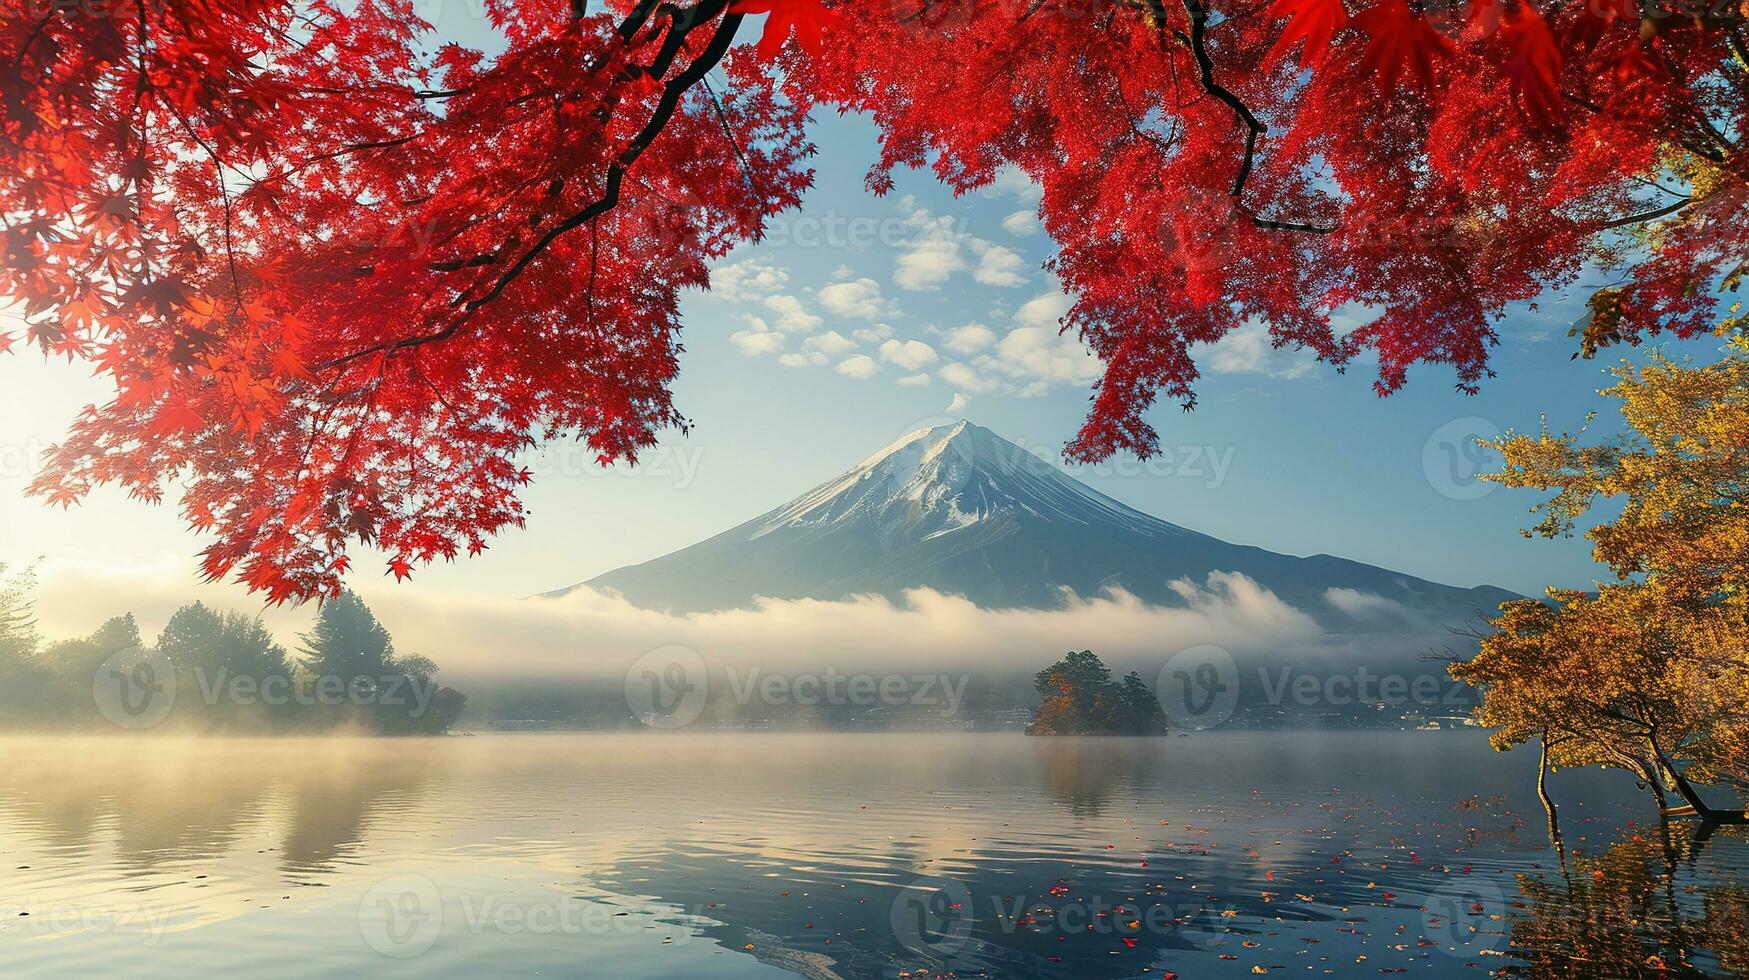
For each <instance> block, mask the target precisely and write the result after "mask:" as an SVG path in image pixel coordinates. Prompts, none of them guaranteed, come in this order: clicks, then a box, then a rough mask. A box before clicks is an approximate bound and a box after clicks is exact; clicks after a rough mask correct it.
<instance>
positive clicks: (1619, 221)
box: [1597, 197, 1693, 231]
mask: <svg viewBox="0 0 1749 980" xmlns="http://www.w3.org/2000/svg"><path fill="white" fill-rule="evenodd" d="M1692 203H1693V199H1692V198H1686V197H1685V198H1683V199H1682V200H1680V201H1677V202H1676V203H1675V204H1666V205H1665V206H1664V207H1661V208H1654V209H1652V210H1651V211H1642V212H1641V213H1639V214H1629V215H1623V216H1622V217H1620V218H1611V219H1610V220H1608V221H1605V222H1604V223H1603V224H1601V225H1598V226H1597V230H1598V231H1606V230H1608V229H1610V228H1620V227H1622V226H1624V225H1636V224H1639V223H1640V222H1642V221H1651V220H1653V219H1655V218H1662V217H1664V216H1666V215H1671V214H1675V213H1676V212H1678V211H1680V210H1682V209H1683V208H1685V207H1688V206H1689V205H1690V204H1692Z"/></svg>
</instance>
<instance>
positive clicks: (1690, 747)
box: [1451, 335, 1749, 820]
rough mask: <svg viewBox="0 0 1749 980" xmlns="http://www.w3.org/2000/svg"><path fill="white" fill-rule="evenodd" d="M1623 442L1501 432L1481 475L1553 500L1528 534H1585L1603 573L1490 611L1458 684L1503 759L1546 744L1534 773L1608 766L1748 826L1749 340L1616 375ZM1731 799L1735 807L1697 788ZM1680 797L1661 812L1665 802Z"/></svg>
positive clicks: (1609, 391)
mask: <svg viewBox="0 0 1749 980" xmlns="http://www.w3.org/2000/svg"><path fill="white" fill-rule="evenodd" d="M1613 373H1614V375H1615V379H1616V383H1615V384H1614V385H1613V386H1611V387H1609V388H1606V389H1604V392H1603V393H1604V394H1606V395H1608V396H1610V397H1613V398H1615V399H1617V400H1619V401H1620V403H1621V406H1620V408H1621V414H1622V418H1623V421H1624V422H1625V423H1626V426H1625V434H1624V435H1622V436H1619V437H1617V438H1614V439H1610V440H1607V441H1603V442H1599V443H1595V444H1589V445H1587V444H1583V443H1582V441H1581V438H1580V437H1575V436H1569V435H1560V436H1556V435H1553V434H1551V433H1550V432H1549V430H1548V428H1547V426H1546V425H1545V426H1544V428H1543V430H1542V431H1541V432H1540V433H1538V434H1537V435H1524V434H1513V433H1508V434H1507V435H1506V436H1504V437H1502V438H1501V439H1499V440H1497V441H1495V442H1494V443H1492V445H1493V447H1494V448H1495V449H1497V450H1498V451H1499V452H1500V453H1501V454H1502V455H1503V456H1504V459H1505V465H1504V466H1503V468H1502V469H1501V471H1500V472H1499V473H1495V474H1491V475H1489V476H1488V477H1487V478H1488V479H1492V480H1494V481H1496V482H1499V483H1501V484H1503V485H1505V486H1508V487H1521V488H1531V489H1535V490H1539V491H1543V492H1545V493H1551V494H1552V496H1551V497H1550V498H1549V499H1547V500H1546V501H1544V502H1543V503H1542V504H1540V505H1539V506H1538V507H1537V512H1539V513H1540V514H1541V520H1540V521H1539V523H1538V524H1537V525H1536V526H1535V527H1534V528H1532V529H1531V530H1529V531H1526V532H1525V533H1526V534H1527V535H1532V534H1540V535H1542V536H1545V537H1560V536H1568V535H1571V534H1572V533H1573V529H1574V527H1575V526H1576V525H1577V524H1578V523H1579V522H1580V521H1581V520H1582V519H1583V518H1585V517H1586V515H1588V514H1590V513H1592V511H1593V510H1594V509H1596V508H1598V507H1601V506H1608V505H1613V504H1617V503H1619V505H1620V506H1621V513H1620V515H1619V516H1617V517H1615V518H1614V519H1612V520H1606V521H1603V522H1602V523H1599V524H1597V525H1596V526H1594V527H1592V528H1590V530H1588V531H1587V532H1586V537H1587V538H1588V539H1590V540H1591V542H1592V543H1593V546H1594V547H1593V552H1592V553H1593V555H1594V556H1595V557H1596V558H1597V560H1598V561H1599V562H1601V563H1603V564H1605V565H1607V566H1608V567H1609V569H1610V570H1611V571H1612V572H1613V573H1614V577H1613V579H1612V580H1610V581H1606V582H1599V583H1598V584H1597V590H1596V591H1595V592H1594V593H1586V592H1578V591H1570V590H1560V589H1550V590H1549V592H1548V601H1547V602H1541V601H1535V600H1519V601H1514V602H1508V603H1505V604H1503V605H1502V606H1501V607H1500V615H1499V616H1498V617H1496V618H1495V619H1494V620H1492V622H1491V623H1490V625H1491V627H1492V629H1491V631H1489V632H1487V633H1485V634H1484V635H1483V637H1482V642H1481V647H1480V651H1479V652H1478V654H1477V655H1476V657H1475V658H1474V659H1472V660H1470V661H1469V662H1467V663H1461V664H1454V665H1453V666H1452V668H1451V670H1452V674H1453V676H1455V677H1457V678H1458V679H1460V680H1463V681H1466V682H1468V683H1470V684H1473V685H1475V686H1476V687H1478V688H1480V689H1481V690H1482V692H1483V701H1482V707H1481V722H1482V724H1484V725H1486V726H1488V727H1490V728H1494V729H1496V731H1495V733H1494V735H1493V741H1494V745H1495V747H1496V748H1499V749H1502V750H1504V749H1509V748H1511V747H1512V746H1515V745H1519V744H1522V743H1525V742H1528V741H1530V740H1532V739H1539V738H1540V739H1541V740H1542V743H1543V751H1544V754H1545V755H1544V761H1545V764H1549V765H1554V766H1577V765H1606V766H1615V767H1619V768H1623V769H1626V770H1628V771H1630V772H1632V773H1634V775H1635V776H1636V777H1638V778H1639V779H1640V780H1642V781H1643V782H1644V783H1645V784H1646V785H1647V786H1648V787H1649V788H1650V789H1651V790H1652V791H1653V792H1654V793H1655V794H1656V795H1657V796H1658V797H1659V800H1660V803H1661V805H1664V806H1665V807H1666V810H1667V812H1670V813H1693V814H1697V815H1700V816H1702V817H1706V818H1709V819H1716V820H1743V819H1744V813H1743V807H1742V799H1743V798H1744V797H1745V795H1749V344H1746V343H1745V341H1744V338H1743V337H1742V336H1741V335H1738V336H1736V337H1734V338H1733V340H1732V341H1731V343H1730V344H1729V346H1728V347H1727V348H1726V351H1725V354H1724V356H1723V357H1722V358H1721V359H1720V360H1719V361H1717V362H1715V363H1711V364H1706V365H1700V366H1696V365H1692V364H1688V363H1681V362H1676V361H1673V360H1670V359H1669V358H1667V357H1665V356H1664V355H1662V354H1659V353H1653V354H1651V355H1650V356H1649V357H1648V358H1647V359H1646V360H1645V362H1644V363H1643V364H1640V365H1634V364H1631V363H1628V362H1623V364H1622V365H1621V366H1620V367H1618V368H1616V369H1615V371H1614V372H1613ZM1707 784H1716V785H1720V786H1722V787H1725V788H1728V789H1729V790H1732V791H1734V792H1735V793H1736V795H1737V796H1738V798H1739V803H1738V805H1737V806H1736V807H1735V808H1734V809H1731V810H1721V809H1719V808H1717V807H1715V806H1713V805H1711V804H1709V803H1708V802H1707V800H1706V799H1705V798H1703V796H1702V795H1701V794H1700V793H1699V792H1698V791H1697V790H1696V788H1695V787H1696V786H1697V785H1707ZM1670 794H1674V795H1676V796H1679V797H1681V799H1682V805H1681V806H1676V807H1672V806H1670V804H1669V801H1668V799H1667V797H1668V796H1669V795H1670Z"/></svg>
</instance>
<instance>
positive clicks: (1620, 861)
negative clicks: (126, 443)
mask: <svg viewBox="0 0 1749 980" xmlns="http://www.w3.org/2000/svg"><path fill="white" fill-rule="evenodd" d="M0 757H3V758H4V759H5V760H6V761H5V763H4V765H0V869H4V871H3V872H0V874H3V877H0V975H4V976H9V977H10V976H57V977H58V976H72V975H105V974H115V973H123V972H125V973H126V974H128V975H134V976H176V977H186V976H191V975H197V974H201V975H204V974H217V973H221V972H222V973H225V974H232V975H237V976H243V975H252V976H271V977H281V976H284V977H356V976H408V977H414V976H419V977H426V976H439V977H443V976H455V977H477V976H535V975H538V976H613V977H672V976H687V977H698V976H711V977H716V976H725V977H768V976H775V977H783V976H797V975H800V976H807V977H815V978H830V977H847V978H849V977H906V976H910V977H919V976H923V977H928V976H959V977H976V976H988V977H1074V978H1089V977H1153V978H1156V980H1159V978H1162V977H1163V976H1166V975H1171V974H1177V975H1178V976H1180V977H1183V978H1185V980H1193V978H1202V977H1225V976H1234V977H1237V976H1254V975H1257V974H1262V973H1280V972H1283V971H1286V972H1289V973H1292V974H1295V975H1305V974H1312V975H1339V976H1379V975H1381V974H1394V973H1403V972H1407V973H1412V974H1415V975H1417V976H1436V977H1437V976H1470V977H1479V976H1483V975H1486V974H1488V973H1491V972H1495V971H1501V970H1506V971H1509V972H1511V973H1516V974H1523V975H1536V976H1564V977H1567V976H1570V977H1581V976H1600V977H1610V976H1664V977H1668V976H1701V975H1712V976H1729V975H1733V974H1735V975H1743V973H1744V972H1745V971H1749V956H1746V952H1745V946H1746V945H1749V941H1746V939H1745V935H1746V934H1749V898H1746V897H1745V894H1744V891H1743V890H1742V889H1743V886H1744V885H1745V884H1746V883H1749V838H1746V837H1745V836H1744V835H1743V834H1742V833H1741V832H1740V831H1735V830H1728V829H1727V830H1720V831H1718V832H1717V833H1714V834H1711V835H1710V836H1706V837H1704V838H1701V837H1699V836H1698V835H1697V834H1695V833H1694V832H1693V830H1692V829H1691V828H1689V827H1686V826H1679V827H1677V828H1675V830H1674V831H1673V832H1671V833H1670V834H1668V835H1667V834H1665V833H1663V832H1662V831H1661V830H1660V828H1659V827H1658V825H1657V824H1656V823H1655V822H1653V823H1651V824H1649V825H1648V824H1646V823H1645V821H1646V820H1648V819H1649V818H1650V817H1651V810H1650V808H1649V806H1648V805H1647V803H1646V802H1645V799H1644V798H1643V796H1642V795H1640V794H1638V793H1636V791H1635V789H1634V787H1633V785H1632V783H1631V782H1630V781H1627V780H1625V779H1622V778H1619V777H1615V776H1612V775H1610V774H1605V773H1598V772H1583V773H1575V772H1563V773H1560V774H1557V775H1556V776H1555V777H1554V781H1553V786H1554V791H1555V793H1556V795H1557V797H1558V798H1560V799H1562V800H1563V801H1566V805H1565V806H1564V807H1563V811H1562V830H1563V832H1564V840H1565V844H1566V855H1565V858H1564V860H1563V858H1562V856H1561V855H1560V854H1558V853H1557V851H1556V850H1555V849H1554V848H1552V847H1551V846H1550V843H1549V836H1548V830H1547V826H1546V822H1545V819H1544V815H1543V812H1542V810H1541V808H1540V806H1539V805H1538V804H1537V801H1536V796H1535V790H1534V764H1535V758H1534V755H1532V754H1531V753H1529V752H1524V751H1521V752H1516V753H1512V754H1508V755H1505V756H1497V755H1495V754H1494V753H1492V752H1491V751H1489V750H1488V748H1487V745H1486V742H1485V740H1484V739H1483V737H1482V736H1481V735H1480V734H1479V733H1475V732H1408V733H1388V732H1342V733H1301V732H1227V733H1210V734H1198V735H1193V736H1189V737H1183V738H1165V739H1151V740H1128V739H1028V738H1025V737H1022V736H1018V735H970V734H965V735H961V734H953V735H843V734H831V735H826V734H821V735H779V734H746V735H740V734H698V735H653V734H646V735H598V734H552V735H546V734H540V735H493V736H479V737H471V738H469V737H457V738H447V739H432V740H369V739H358V740H348V739H312V740H277V739H263V740H212V741H202V742H193V741H189V742H180V741H172V740H167V739H142V740H125V739H116V738H107V739H101V738H92V739H68V738H25V737H20V738H7V739H0ZM1635 821H1639V822H1635Z"/></svg>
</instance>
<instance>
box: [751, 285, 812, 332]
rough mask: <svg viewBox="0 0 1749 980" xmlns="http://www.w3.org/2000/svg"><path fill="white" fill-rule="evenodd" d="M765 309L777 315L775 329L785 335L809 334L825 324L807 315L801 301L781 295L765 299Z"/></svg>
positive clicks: (809, 314) (810, 314)
mask: <svg viewBox="0 0 1749 980" xmlns="http://www.w3.org/2000/svg"><path fill="white" fill-rule="evenodd" d="M765 308H766V309H768V310H770V311H771V312H773V313H775V314H777V324H776V326H777V329H779V330H782V331H783V332H785V333H809V332H811V331H813V330H816V329H818V328H819V326H820V324H821V323H824V322H825V321H823V320H821V319H820V318H819V317H817V316H815V315H813V314H812V313H809V312H808V311H807V308H806V307H804V306H802V301H801V300H799V299H796V298H795V297H794V296H789V295H786V294H783V293H779V294H777V295H775V296H767V297H765Z"/></svg>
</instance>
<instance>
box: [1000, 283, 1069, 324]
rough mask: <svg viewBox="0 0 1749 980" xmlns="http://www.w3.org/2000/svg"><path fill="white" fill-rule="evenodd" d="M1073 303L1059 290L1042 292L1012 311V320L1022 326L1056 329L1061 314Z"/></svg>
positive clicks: (1061, 317) (1061, 316) (1067, 310)
mask: <svg viewBox="0 0 1749 980" xmlns="http://www.w3.org/2000/svg"><path fill="white" fill-rule="evenodd" d="M1073 305H1074V301H1073V300H1071V299H1070V298H1069V297H1068V296H1067V295H1066V294H1064V293H1061V292H1051V293H1042V294H1040V295H1038V296H1034V297H1033V298H1032V299H1029V300H1027V301H1026V302H1025V303H1022V304H1021V306H1020V309H1018V310H1015V311H1014V322H1015V323H1018V324H1020V325H1021V326H1023V327H1049V328H1050V329H1052V330H1055V329H1057V326H1058V324H1059V322H1060V321H1061V320H1062V319H1063V314H1065V313H1067V312H1069V307H1071V306H1073Z"/></svg>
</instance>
